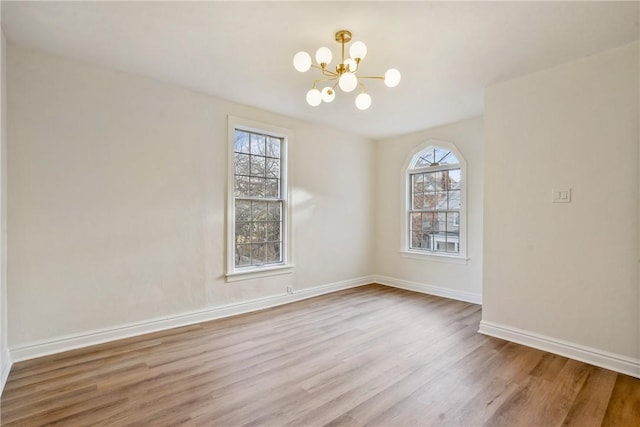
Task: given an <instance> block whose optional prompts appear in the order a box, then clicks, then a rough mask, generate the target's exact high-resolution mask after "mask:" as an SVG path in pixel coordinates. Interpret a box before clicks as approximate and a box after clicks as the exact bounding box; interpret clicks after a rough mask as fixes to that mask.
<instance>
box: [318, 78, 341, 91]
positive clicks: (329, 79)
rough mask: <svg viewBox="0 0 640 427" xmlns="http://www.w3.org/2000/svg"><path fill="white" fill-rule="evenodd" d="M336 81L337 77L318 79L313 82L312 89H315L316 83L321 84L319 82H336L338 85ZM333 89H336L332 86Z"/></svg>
mask: <svg viewBox="0 0 640 427" xmlns="http://www.w3.org/2000/svg"><path fill="white" fill-rule="evenodd" d="M337 79H338V78H337V77H329V78H327V79H318V80H314V81H313V87H316V85H317V84H318V83H321V82H330V81H331V80H336V84H338V82H337ZM335 87H336V85H333V88H335Z"/></svg>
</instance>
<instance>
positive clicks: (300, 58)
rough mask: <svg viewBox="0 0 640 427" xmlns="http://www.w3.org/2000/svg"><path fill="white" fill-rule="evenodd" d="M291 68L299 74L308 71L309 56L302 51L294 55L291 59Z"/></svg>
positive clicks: (309, 64) (309, 65) (309, 66)
mask: <svg viewBox="0 0 640 427" xmlns="http://www.w3.org/2000/svg"><path fill="white" fill-rule="evenodd" d="M293 66H294V68H295V69H296V70H298V71H300V72H301V73H304V72H306V71H309V68H311V55H309V54H308V53H307V52H304V51H301V52H298V53H296V54H295V56H294V57H293Z"/></svg>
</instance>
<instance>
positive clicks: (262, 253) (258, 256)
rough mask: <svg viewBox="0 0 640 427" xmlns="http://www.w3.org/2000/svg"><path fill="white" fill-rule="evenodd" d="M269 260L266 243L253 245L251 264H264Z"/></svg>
mask: <svg viewBox="0 0 640 427" xmlns="http://www.w3.org/2000/svg"><path fill="white" fill-rule="evenodd" d="M266 258H267V245H266V244H265V243H260V244H253V245H251V264H264V263H265V261H266Z"/></svg>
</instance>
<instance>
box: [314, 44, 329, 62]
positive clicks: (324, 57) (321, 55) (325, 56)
mask: <svg viewBox="0 0 640 427" xmlns="http://www.w3.org/2000/svg"><path fill="white" fill-rule="evenodd" d="M332 58H333V54H332V53H331V50H330V49H329V48H328V47H321V48H320V49H318V50H317V51H316V62H317V63H318V64H329V63H331V59H332Z"/></svg>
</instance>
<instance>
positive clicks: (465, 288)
mask: <svg viewBox="0 0 640 427" xmlns="http://www.w3.org/2000/svg"><path fill="white" fill-rule="evenodd" d="M430 139H435V140H441V141H446V142H450V143H453V144H454V145H455V146H456V147H457V148H458V150H459V151H460V152H461V154H462V155H463V156H464V158H465V160H466V162H467V204H468V209H467V237H468V245H467V257H468V258H469V261H468V263H467V264H465V265H459V264H452V263H448V262H444V261H433V260H429V261H428V260H416V259H409V258H404V257H402V256H401V253H400V247H401V243H400V239H401V235H402V233H403V231H402V230H401V229H400V228H401V225H400V221H401V217H400V215H401V214H402V206H404V201H403V197H404V194H403V192H402V190H401V180H402V179H403V177H404V175H403V173H402V169H403V165H404V164H405V162H406V161H407V159H408V158H409V156H410V155H411V153H412V152H413V151H414V150H415V149H416V148H417V147H419V146H420V145H421V144H423V143H425V142H426V141H428V140H430ZM482 144H483V120H482V117H477V118H473V119H469V120H465V121H461V122H458V123H453V124H451V125H447V126H442V127H438V128H433V129H429V130H425V131H422V132H417V133H412V134H409V135H404V136H399V137H395V138H389V139H385V140H382V141H379V142H378V143H377V149H376V158H377V163H376V211H375V213H376V236H377V237H376V238H377V246H376V274H379V275H382V276H388V277H391V278H395V279H401V280H405V281H409V282H412V283H415V284H417V285H426V286H436V287H439V288H445V289H447V290H450V291H453V292H454V294H453V295H455V292H462V293H465V294H470V295H476V296H477V297H478V298H481V294H482V169H483V166H482V161H483V160H482Z"/></svg>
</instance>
